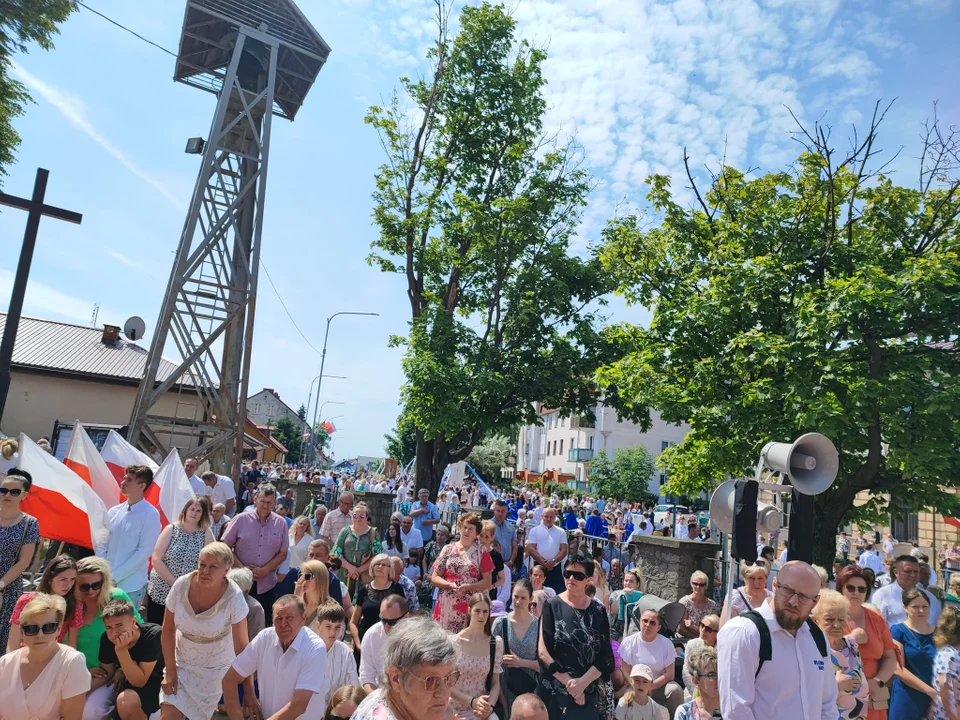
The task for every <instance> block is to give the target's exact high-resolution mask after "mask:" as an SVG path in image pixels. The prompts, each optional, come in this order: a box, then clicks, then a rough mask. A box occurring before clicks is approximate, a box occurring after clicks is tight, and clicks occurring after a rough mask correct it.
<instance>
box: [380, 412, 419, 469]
mask: <svg viewBox="0 0 960 720" xmlns="http://www.w3.org/2000/svg"><path fill="white" fill-rule="evenodd" d="M383 439H384V440H386V441H387V445H386V447H385V448H384V449H383V451H384V452H385V453H386V455H387V457H390V458H393V459H394V460H396V461H397V463H398V464H399V465H400V467H401V468H404V467H406V466H407V465H408V464H409V462H410V461H411V460H413V458H415V457H416V455H417V428H416V426H415V425H414V424H413V420H411V419H410V416H409V415H407V413H406V412H401V413H400V414H399V415H398V416H397V425H396V427H394V429H393V432H391V433H386V434H384V436H383Z"/></svg>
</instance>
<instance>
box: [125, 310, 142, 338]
mask: <svg viewBox="0 0 960 720" xmlns="http://www.w3.org/2000/svg"><path fill="white" fill-rule="evenodd" d="M146 331H147V325H146V323H144V322H143V318H142V317H137V316H136V315H134V316H133V317H132V318H128V319H127V321H126V322H125V323H124V324H123V334H124V335H125V336H126V338H127V340H130V341H131V342H136V341H137V340H139V339H140V338H142V337H143V334H144V333H145V332H146Z"/></svg>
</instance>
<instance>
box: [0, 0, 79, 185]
mask: <svg viewBox="0 0 960 720" xmlns="http://www.w3.org/2000/svg"><path fill="white" fill-rule="evenodd" d="M75 9H76V6H75V5H74V3H73V2H72V1H71V0H5V1H4V2H3V3H2V6H0V176H3V175H6V174H7V171H6V166H7V165H10V164H11V163H12V162H14V151H15V150H16V149H17V146H18V145H19V144H20V135H19V134H18V133H17V131H16V130H14V128H13V120H14V118H17V117H19V116H20V115H23V112H24V105H25V104H26V103H28V102H30V95H29V93H27V89H26V88H25V87H24V86H23V84H22V83H20V82H18V81H17V80H14V79H13V78H12V77H10V70H11V68H12V67H13V59H12V56H13V55H15V54H16V53H24V52H27V46H28V45H29V44H30V43H36V44H37V45H38V46H40V48H42V49H43V50H50V49H52V48H53V40H52V38H53V35H55V34H56V33H57V32H58V29H57V25H58V24H60V23H62V22H64V21H65V20H66V19H67V17H68V16H69V15H70V13H72V12H73V11H74V10H75Z"/></svg>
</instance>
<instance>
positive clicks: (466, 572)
mask: <svg viewBox="0 0 960 720" xmlns="http://www.w3.org/2000/svg"><path fill="white" fill-rule="evenodd" d="M433 572H434V573H435V574H437V575H439V576H440V577H442V578H443V579H444V580H446V581H447V582H451V583H454V584H456V585H467V584H472V583H476V582H479V581H480V578H481V576H482V575H483V573H492V572H493V560H491V559H490V553H488V552H487V551H486V550H484V549H483V548H481V547H480V543H479V541H476V540H475V541H474V543H473V545H471V546H470V547H469V548H468V549H467V550H464V549H463V547H461V545H460V543H459V542H452V543H449V544H448V545H445V546H444V548H443V550H441V551H440V554H439V555H438V556H437V559H436V561H435V562H434V563H433ZM469 602H470V593H468V592H466V593H465V592H462V591H459V590H440V591H439V592H438V593H437V602H436V604H434V606H433V619H434V620H436V621H437V622H438V623H440V624H441V625H443V627H444V629H445V630H447V631H448V632H453V633H458V632H460V631H461V630H463V627H464V625H465V624H466V619H467V606H468V603H469Z"/></svg>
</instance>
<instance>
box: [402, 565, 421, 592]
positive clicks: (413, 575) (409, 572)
mask: <svg viewBox="0 0 960 720" xmlns="http://www.w3.org/2000/svg"><path fill="white" fill-rule="evenodd" d="M419 560H420V558H418V557H408V558H407V566H406V567H405V568H404V569H403V574H404V575H406V576H407V577H408V578H410V579H411V580H412V581H413V584H414V585H416V586H417V589H418V590H419V589H420V585H421V582H420V563H419Z"/></svg>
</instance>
